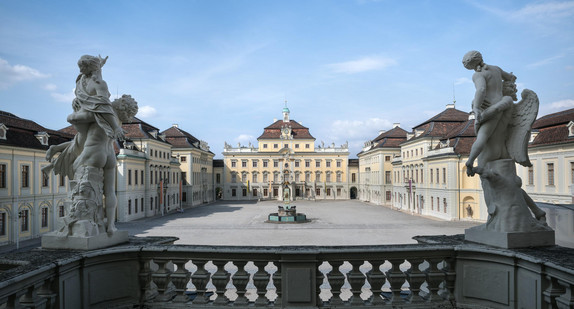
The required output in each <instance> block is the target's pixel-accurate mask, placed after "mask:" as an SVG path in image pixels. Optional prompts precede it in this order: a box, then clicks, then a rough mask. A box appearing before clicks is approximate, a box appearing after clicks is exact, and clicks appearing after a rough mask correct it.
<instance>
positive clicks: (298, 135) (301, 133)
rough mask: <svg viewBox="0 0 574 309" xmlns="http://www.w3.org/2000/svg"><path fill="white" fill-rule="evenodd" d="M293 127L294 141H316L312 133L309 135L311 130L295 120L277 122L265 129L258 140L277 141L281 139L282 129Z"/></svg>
mask: <svg viewBox="0 0 574 309" xmlns="http://www.w3.org/2000/svg"><path fill="white" fill-rule="evenodd" d="M286 124H287V125H288V126H290V127H291V134H292V135H293V139H315V138H314V137H313V136H312V135H311V133H309V128H307V127H304V126H302V125H301V124H300V123H298V122H297V121H295V120H290V121H289V122H288V123H285V122H283V120H277V121H275V122H274V123H273V124H271V125H270V126H268V127H266V128H265V129H263V134H261V136H259V137H258V138H257V139H258V140H259V139H277V138H280V137H281V128H282V127H283V126H284V125H286Z"/></svg>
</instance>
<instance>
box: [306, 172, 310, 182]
mask: <svg viewBox="0 0 574 309" xmlns="http://www.w3.org/2000/svg"><path fill="white" fill-rule="evenodd" d="M305 181H307V182H310V181H311V174H309V173H306V174H305Z"/></svg>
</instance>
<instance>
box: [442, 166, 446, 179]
mask: <svg viewBox="0 0 574 309" xmlns="http://www.w3.org/2000/svg"><path fill="white" fill-rule="evenodd" d="M442 183H446V168H445V167H443V168H442Z"/></svg>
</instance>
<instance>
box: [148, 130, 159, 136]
mask: <svg viewBox="0 0 574 309" xmlns="http://www.w3.org/2000/svg"><path fill="white" fill-rule="evenodd" d="M157 133H158V132H157V130H152V131H149V134H150V135H151V136H153V138H157Z"/></svg>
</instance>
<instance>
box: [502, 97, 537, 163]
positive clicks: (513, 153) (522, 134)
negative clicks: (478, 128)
mask: <svg viewBox="0 0 574 309" xmlns="http://www.w3.org/2000/svg"><path fill="white" fill-rule="evenodd" d="M521 97H522V100H520V102H518V103H516V104H514V108H513V111H512V118H511V119H510V123H509V125H508V135H507V138H506V149H507V150H508V154H509V155H510V157H511V158H512V159H514V161H516V162H517V163H519V164H520V165H522V166H532V163H530V159H529V158H528V141H529V140H530V130H531V129H532V124H533V123H534V121H535V120H536V116H537V115H538V105H539V102H538V96H537V95H536V93H534V91H532V90H529V89H524V90H523V91H522V93H521Z"/></svg>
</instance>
